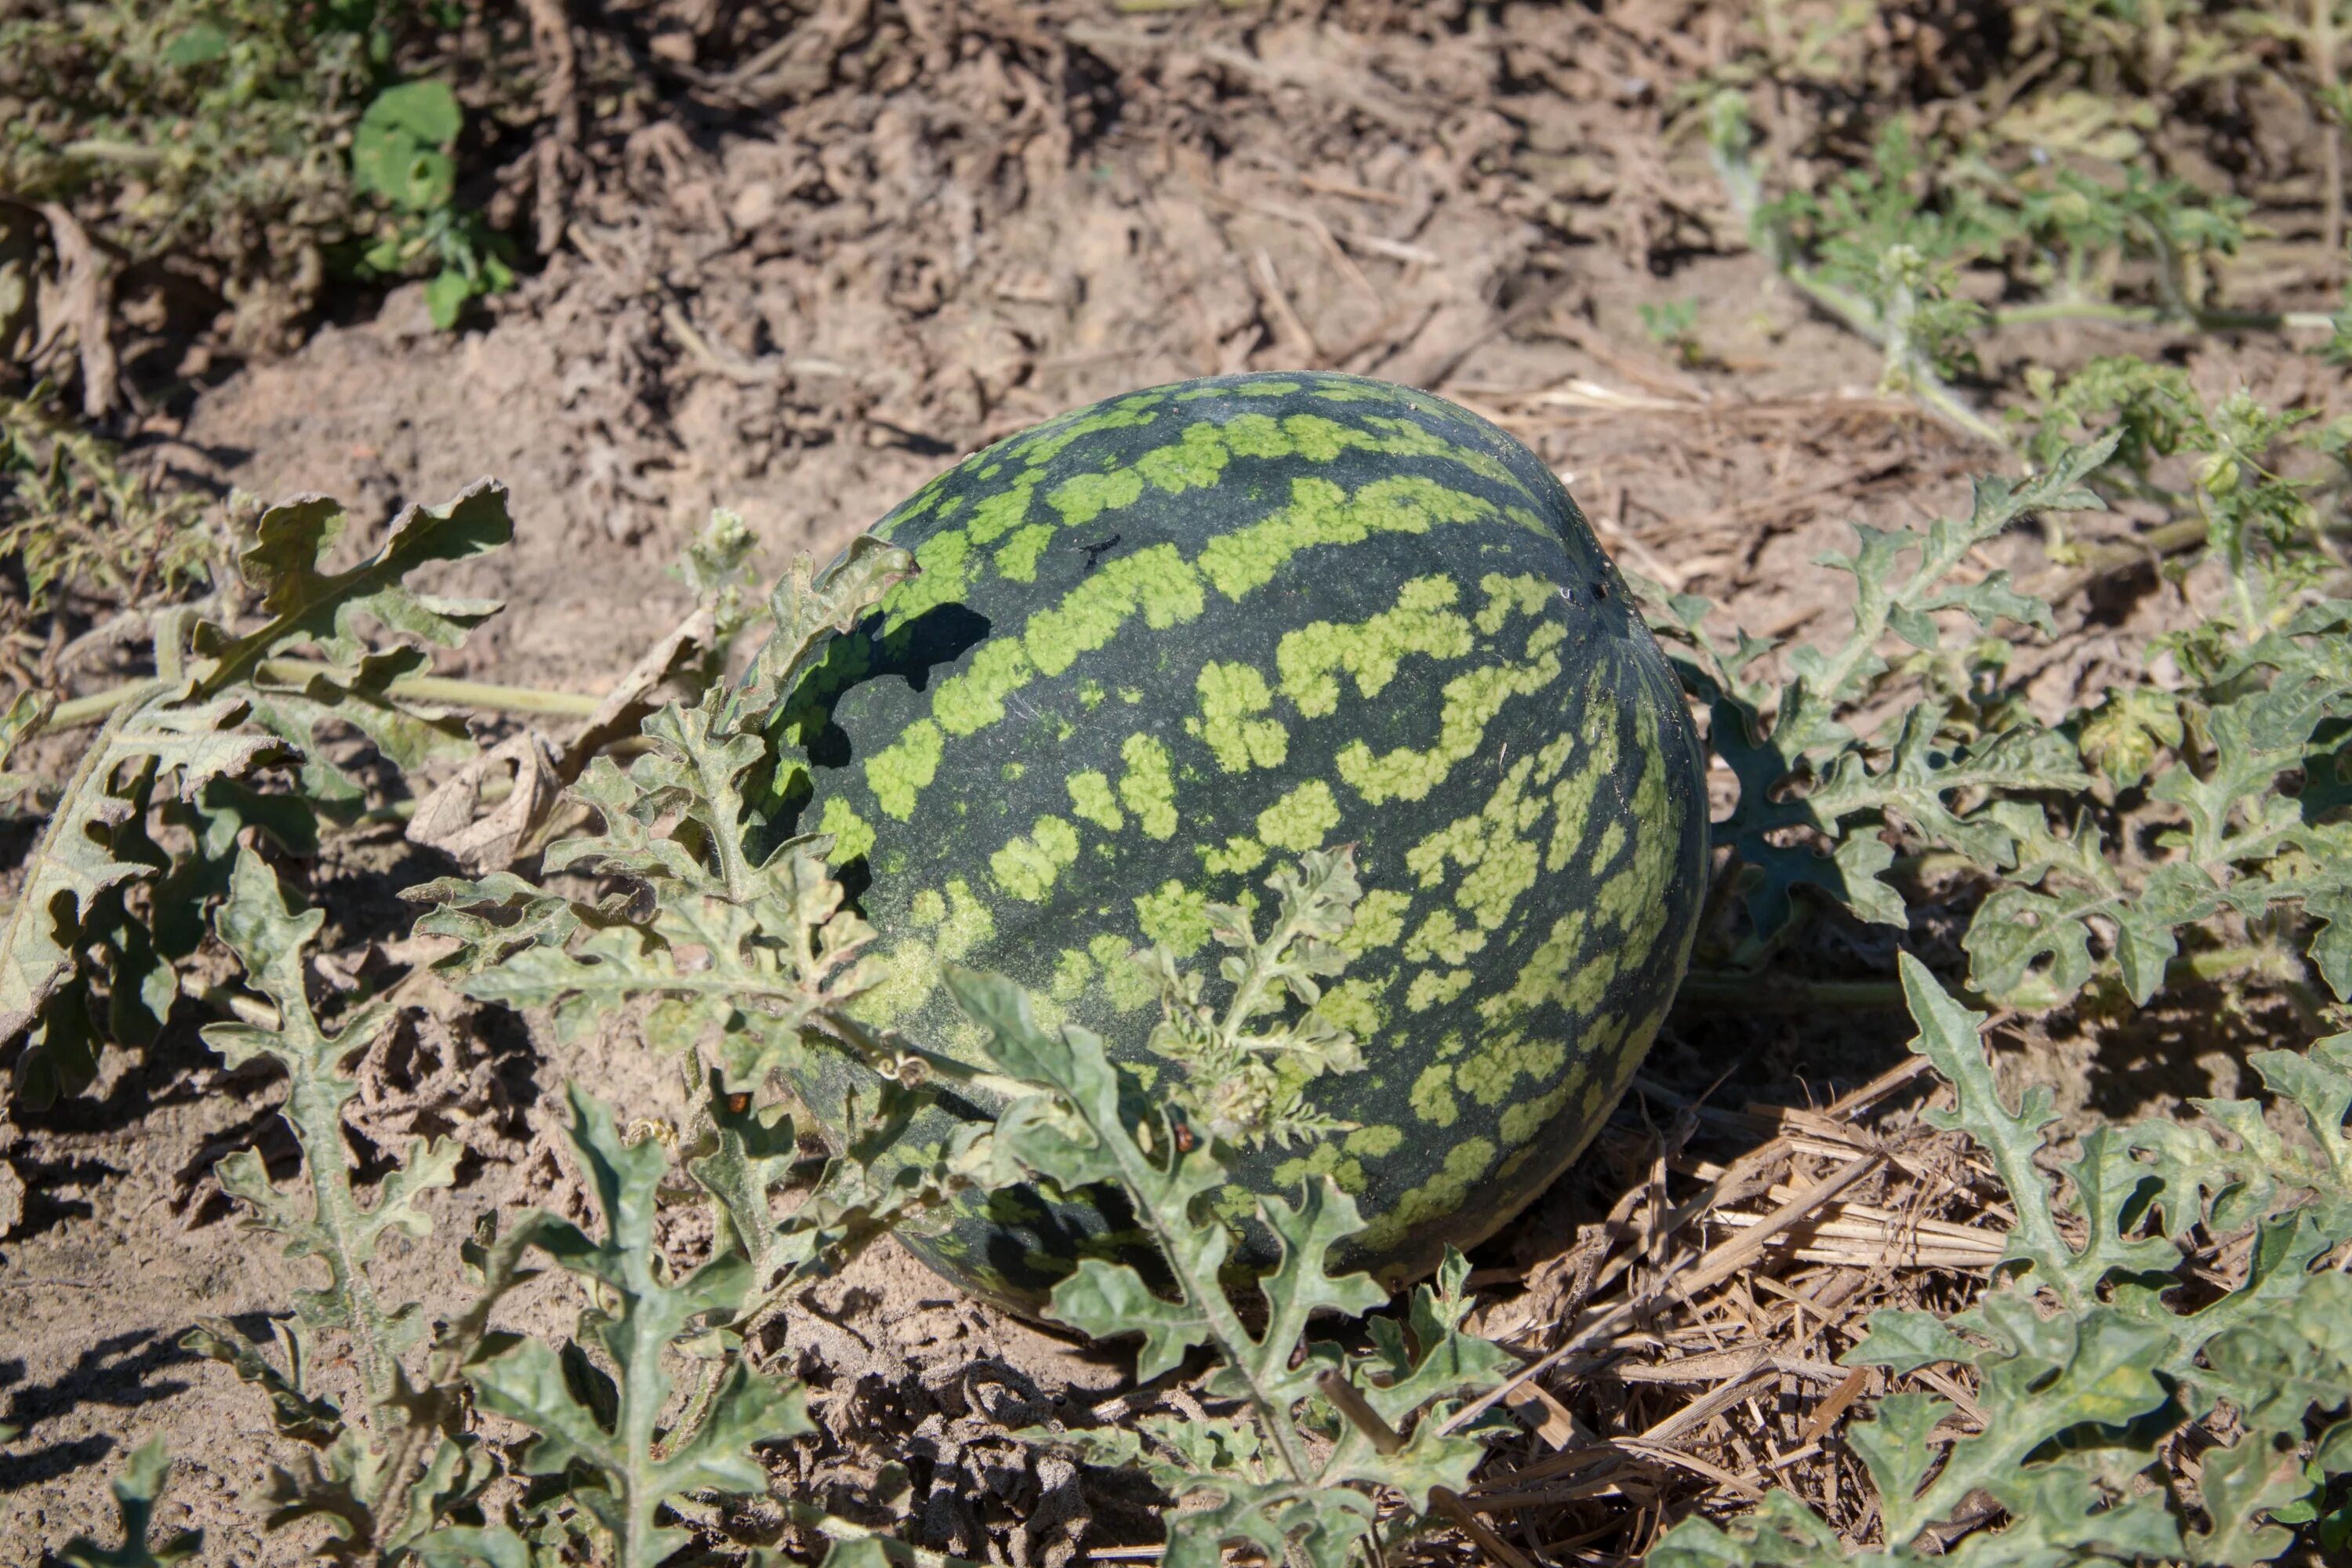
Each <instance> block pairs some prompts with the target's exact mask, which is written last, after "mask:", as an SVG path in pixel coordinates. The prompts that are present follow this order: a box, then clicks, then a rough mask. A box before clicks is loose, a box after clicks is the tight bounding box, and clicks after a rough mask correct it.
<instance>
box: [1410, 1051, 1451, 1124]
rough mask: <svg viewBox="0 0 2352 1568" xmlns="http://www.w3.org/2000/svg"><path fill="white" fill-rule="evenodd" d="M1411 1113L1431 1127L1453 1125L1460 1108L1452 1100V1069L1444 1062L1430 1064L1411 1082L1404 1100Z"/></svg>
mask: <svg viewBox="0 0 2352 1568" xmlns="http://www.w3.org/2000/svg"><path fill="white" fill-rule="evenodd" d="M1406 1103H1407V1104H1409V1105H1411V1106H1412V1113H1413V1114H1414V1115H1415V1116H1418V1117H1420V1118H1421V1119H1422V1120H1423V1121H1426V1122H1428V1123H1429V1124H1430V1125H1431V1126H1432V1127H1438V1128H1445V1127H1451V1126H1453V1125H1454V1121H1455V1119H1456V1118H1458V1117H1459V1116H1460V1115H1461V1114H1462V1108H1461V1106H1459V1105H1458V1104H1456V1103H1455V1102H1454V1069H1453V1068H1451V1067H1449V1066H1447V1065H1446V1064H1445V1063H1444V1062H1432V1063H1430V1064H1429V1065H1428V1066H1427V1067H1425V1068H1422V1069H1421V1076H1420V1077H1419V1078H1417V1079H1413V1080H1412V1094H1411V1095H1409V1096H1408V1097H1407V1098H1406Z"/></svg>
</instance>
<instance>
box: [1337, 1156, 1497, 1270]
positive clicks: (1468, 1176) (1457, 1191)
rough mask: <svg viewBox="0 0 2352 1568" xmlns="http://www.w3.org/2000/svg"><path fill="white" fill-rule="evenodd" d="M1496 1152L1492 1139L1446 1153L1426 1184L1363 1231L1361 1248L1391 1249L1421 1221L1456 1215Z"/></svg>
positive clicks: (1409, 1191) (1400, 1199)
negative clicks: (1439, 1216)
mask: <svg viewBox="0 0 2352 1568" xmlns="http://www.w3.org/2000/svg"><path fill="white" fill-rule="evenodd" d="M1496 1152H1497V1151H1496V1148H1495V1142H1494V1140H1493V1139H1491V1138H1485V1137H1474V1138H1465V1139H1464V1140H1463V1141H1462V1142H1459V1143H1456V1144H1455V1145H1454V1147H1453V1148H1451V1149H1449V1150H1447V1151H1446V1152H1445V1164H1444V1168H1443V1169H1441V1170H1440V1171H1438V1173H1436V1174H1435V1175H1433V1176H1432V1177H1430V1178H1429V1180H1427V1181H1425V1182H1423V1183H1422V1184H1421V1185H1419V1186H1417V1187H1409V1188H1407V1189H1406V1190H1405V1191H1404V1192H1403V1193H1402V1194H1400V1195H1399V1196H1398V1198H1397V1201H1396V1203H1395V1205H1394V1206H1392V1207H1391V1208H1390V1209H1389V1211H1388V1212H1387V1213H1385V1214H1383V1215H1381V1216H1380V1217H1379V1218H1377V1219H1375V1220H1373V1221H1372V1223H1371V1224H1370V1226H1368V1227H1366V1229H1365V1231H1364V1234H1363V1238H1362V1245H1363V1246H1364V1247H1369V1248H1370V1249H1371V1250H1373V1251H1376V1252H1377V1251H1380V1250H1381V1249H1382V1248H1384V1247H1391V1246H1392V1245H1394V1244H1395V1242H1396V1241H1397V1240H1398V1239H1399V1238H1400V1237H1402V1236H1403V1235H1404V1234H1405V1233H1406V1232H1407V1231H1409V1230H1411V1229H1412V1227H1413V1226H1416V1225H1419V1224H1420V1223H1421V1222H1422V1221H1423V1220H1425V1219H1433V1218H1435V1217H1436V1216H1438V1215H1449V1214H1454V1213H1456V1212H1458V1211H1459V1210H1460V1209H1461V1207H1462V1205H1464V1204H1465V1203H1467V1202H1469V1200H1470V1188H1471V1185H1472V1184H1474V1183H1475V1182H1477V1181H1478V1180H1480V1179H1481V1178H1482V1177H1484V1176H1485V1175H1486V1172H1487V1171H1488V1170H1489V1169H1490V1168H1491V1167H1492V1166H1493V1165H1494V1163H1495V1156H1496Z"/></svg>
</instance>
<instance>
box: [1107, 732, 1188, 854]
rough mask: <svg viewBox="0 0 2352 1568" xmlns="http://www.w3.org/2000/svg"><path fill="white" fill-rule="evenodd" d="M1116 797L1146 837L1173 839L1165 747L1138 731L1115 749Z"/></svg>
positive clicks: (1171, 781)
mask: <svg viewBox="0 0 2352 1568" xmlns="http://www.w3.org/2000/svg"><path fill="white" fill-rule="evenodd" d="M1118 756H1119V761H1121V762H1122V763H1126V764H1127V771H1126V772H1124V773H1121V774H1119V778H1118V798H1119V799H1121V800H1123V801H1125V802H1126V803H1127V809H1128V810H1129V811H1131V812H1133V813H1135V815H1136V816H1137V817H1138V818H1139V820H1140V822H1141V824H1142V827H1143V831H1144V835H1145V837H1150V838H1160V839H1166V838H1172V837H1175V836H1176V778H1175V774H1174V773H1172V772H1171V769H1170V767H1169V763H1168V748H1167V747H1165V746H1163V745H1161V744H1160V742H1159V741H1158V740H1157V739H1156V738H1154V737H1153V736H1150V735H1148V734H1145V733H1144V732H1143V731H1140V730H1139V731H1136V732H1135V733H1134V734H1132V735H1129V737H1128V738H1127V740H1126V741H1125V742H1123V743H1122V744H1121V745H1120V746H1119V749H1118Z"/></svg>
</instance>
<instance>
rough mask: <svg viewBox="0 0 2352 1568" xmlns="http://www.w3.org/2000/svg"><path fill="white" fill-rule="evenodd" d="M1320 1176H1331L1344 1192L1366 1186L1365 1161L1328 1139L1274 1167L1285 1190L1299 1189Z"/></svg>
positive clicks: (1276, 1182)
mask: <svg viewBox="0 0 2352 1568" xmlns="http://www.w3.org/2000/svg"><path fill="white" fill-rule="evenodd" d="M1318 1176H1328V1177H1330V1178H1331V1179H1332V1180H1333V1181H1335V1182H1337V1183H1339V1190H1340V1191H1341V1192H1343V1193H1361V1192H1362V1191H1363V1190H1364V1163H1363V1162H1362V1161H1361V1160H1358V1159H1354V1158H1351V1157H1350V1156H1349V1154H1348V1153H1347V1152H1346V1151H1345V1150H1344V1149H1342V1148H1341V1147H1340V1145H1339V1142H1337V1141H1335V1140H1329V1139H1327V1140H1325V1141H1324V1142H1320V1143H1318V1144H1316V1145H1315V1146H1314V1147H1313V1148H1312V1149H1309V1150H1308V1151H1307V1152H1306V1154H1304V1155H1303V1156H1294V1157H1292V1158H1290V1159H1287V1160H1285V1161H1284V1162H1282V1163H1280V1164H1279V1165H1276V1167H1275V1168H1274V1184H1275V1186H1276V1189H1277V1190H1279V1191H1284V1192H1291V1191H1296V1190H1297V1188H1299V1187H1302V1186H1305V1185H1306V1184H1307V1183H1308V1182H1311V1181H1313V1180H1315V1178H1317V1177H1318Z"/></svg>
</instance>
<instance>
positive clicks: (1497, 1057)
mask: <svg viewBox="0 0 2352 1568" xmlns="http://www.w3.org/2000/svg"><path fill="white" fill-rule="evenodd" d="M1567 1060H1568V1046H1567V1044H1566V1042H1564V1041H1562V1040H1560V1039H1559V1038H1557V1037H1546V1036H1537V1037H1530V1036H1528V1035H1524V1034H1521V1033H1519V1032H1517V1030H1513V1031H1510V1032H1508V1033H1505V1034H1500V1035H1496V1037H1493V1038H1492V1039H1489V1040H1487V1041H1486V1043H1485V1044H1484V1045H1481V1046H1480V1047H1478V1048H1477V1049H1476V1050H1475V1051H1473V1052H1471V1053H1470V1054H1469V1055H1468V1056H1466V1057H1465V1058H1462V1060H1461V1061H1460V1062H1459V1063H1458V1064H1456V1065H1455V1067H1454V1084H1455V1086H1456V1087H1457V1088H1459V1089H1461V1090H1462V1092H1463V1093H1465V1094H1466V1095H1468V1096H1469V1097H1470V1098H1471V1099H1473V1100H1476V1101H1477V1102H1478V1103H1479V1104H1481V1105H1483V1106H1485V1107H1486V1109H1487V1110H1493V1109H1494V1108H1495V1107H1496V1106H1498V1105H1500V1104H1502V1103H1503V1101H1504V1100H1507V1099H1509V1098H1510V1094H1511V1090H1512V1089H1514V1088H1516V1087H1517V1084H1518V1081H1519V1079H1523V1078H1527V1079H1534V1080H1535V1081H1536V1082H1538V1083H1549V1082H1550V1081H1551V1080H1552V1079H1556V1078H1558V1077H1559V1072H1560V1068H1562V1067H1563V1066H1565V1065H1566V1064H1567ZM1505 1142H1516V1140H1514V1139H1509V1138H1506V1140H1505Z"/></svg>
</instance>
